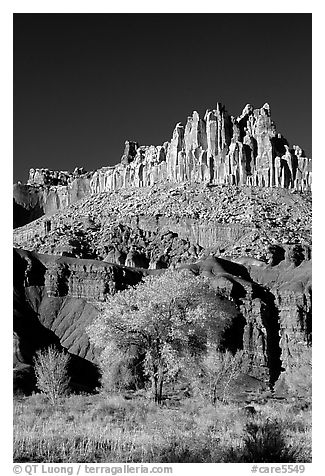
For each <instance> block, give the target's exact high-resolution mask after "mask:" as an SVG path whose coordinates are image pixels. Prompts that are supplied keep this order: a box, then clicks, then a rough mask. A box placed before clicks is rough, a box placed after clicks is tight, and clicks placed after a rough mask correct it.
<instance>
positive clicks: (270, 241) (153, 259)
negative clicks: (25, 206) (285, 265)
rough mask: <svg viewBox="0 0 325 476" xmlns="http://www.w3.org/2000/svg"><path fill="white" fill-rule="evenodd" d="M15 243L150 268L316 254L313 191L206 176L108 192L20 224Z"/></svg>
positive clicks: (38, 249) (42, 251) (31, 248)
mask: <svg viewBox="0 0 325 476" xmlns="http://www.w3.org/2000/svg"><path fill="white" fill-rule="evenodd" d="M14 245H15V246H16V247H21V248H24V249H29V250H35V251H38V252H41V253H52V254H62V253H64V254H67V255H70V256H74V257H79V258H96V259H100V260H106V261H110V262H112V263H116V264H123V265H124V264H126V265H127V266H140V267H143V268H164V267H168V266H171V265H177V264H178V263H181V262H188V261H195V260H197V259H198V258H200V257H202V256H207V254H210V253H213V254H216V255H217V256H231V257H232V258H242V257H250V258H254V259H257V260H261V261H264V262H268V261H269V260H270V259H273V258H272V256H273V254H274V253H278V254H279V255H281V253H282V259H283V258H284V254H285V252H286V251H285V249H290V248H292V247H300V248H301V253H303V254H306V255H308V254H310V245H311V194H310V193H309V192H305V193H301V192H294V191H289V190H285V189H280V188H258V187H237V186H220V185H216V186H213V185H212V186H206V185H203V184H196V185H191V184H174V185H173V184H165V185H155V186H153V187H151V188H148V187H146V188H141V189H139V188H133V189H127V190H121V191H115V192H103V193H101V194H98V195H94V196H91V197H88V198H85V199H82V200H80V201H78V202H76V203H75V204H73V205H71V206H70V207H68V208H66V209H65V210H64V211H62V212H59V213H57V214H55V215H53V216H51V217H42V218H40V219H38V220H36V221H34V222H33V223H30V224H28V225H26V226H24V227H21V228H17V229H16V230H15V231H14ZM277 247H280V248H281V249H282V252H281V249H280V248H277ZM278 259H280V258H278Z"/></svg>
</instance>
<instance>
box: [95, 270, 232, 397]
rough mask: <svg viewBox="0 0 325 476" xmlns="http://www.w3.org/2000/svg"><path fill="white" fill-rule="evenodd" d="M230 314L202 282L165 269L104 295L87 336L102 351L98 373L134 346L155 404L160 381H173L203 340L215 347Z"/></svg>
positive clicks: (207, 283) (160, 390)
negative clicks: (130, 286) (103, 304)
mask: <svg viewBox="0 0 325 476" xmlns="http://www.w3.org/2000/svg"><path fill="white" fill-rule="evenodd" d="M236 312H237V311H236V308H235V306H234V305H233V303H231V302H230V301H228V300H226V299H222V298H221V297H219V296H218V294H217V292H216V290H215V289H213V287H212V285H211V283H210V281H209V279H208V278H205V277H201V276H195V275H193V274H192V273H191V272H190V271H187V270H182V271H170V270H167V271H166V272H164V273H163V274H160V275H158V276H157V275H154V276H152V275H151V276H148V277H146V278H145V279H144V280H143V282H141V283H140V284H138V285H137V286H136V287H133V288H129V289H127V290H125V291H122V292H120V293H117V294H115V295H112V296H110V298H109V300H108V302H107V305H106V308H105V310H104V311H103V313H102V314H101V315H100V316H99V317H98V318H97V320H95V322H94V323H93V324H92V325H91V326H90V327H89V328H88V334H89V336H90V339H91V341H92V342H93V343H94V344H95V346H97V347H99V348H100V349H101V350H102V352H101V362H100V365H101V368H102V371H104V372H105V370H106V369H109V368H110V366H111V365H112V364H113V363H114V362H116V358H118V357H119V356H120V358H121V359H122V360H123V356H124V358H125V356H128V353H129V349H130V348H133V349H134V348H136V349H137V350H138V354H139V355H142V356H143V359H142V362H141V365H142V370H143V372H144V374H145V375H146V376H147V377H149V379H150V381H151V388H152V392H153V396H154V399H155V401H156V402H157V403H161V400H162V394H163V385H164V383H165V382H166V381H167V380H170V379H175V378H176V377H177V375H178V374H179V373H180V371H181V370H182V368H183V366H184V365H187V362H188V358H189V356H190V357H193V358H194V357H196V356H198V355H201V354H202V353H204V352H205V351H206V345H207V342H208V341H212V342H214V343H215V345H217V346H218V345H219V344H220V343H221V341H222V335H223V333H224V330H225V329H226V328H227V327H228V326H229V325H230V323H231V320H232V318H233V316H234V313H236Z"/></svg>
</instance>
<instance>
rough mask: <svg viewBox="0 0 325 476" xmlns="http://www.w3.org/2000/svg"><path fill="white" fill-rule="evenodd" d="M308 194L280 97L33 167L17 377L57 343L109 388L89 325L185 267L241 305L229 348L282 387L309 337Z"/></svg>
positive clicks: (22, 258) (24, 218) (22, 234)
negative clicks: (99, 161)
mask: <svg viewBox="0 0 325 476" xmlns="http://www.w3.org/2000/svg"><path fill="white" fill-rule="evenodd" d="M102 192H104V193H102ZM310 192H311V159H309V158H307V157H306V156H305V153H304V151H303V149H302V148H301V147H299V146H298V145H293V146H292V148H291V147H290V146H289V144H288V142H287V140H286V139H285V138H284V137H283V136H282V135H281V134H280V133H278V132H277V130H276V127H275V125H274V123H273V121H272V120H271V115H270V107H269V105H268V104H264V106H263V107H262V108H260V109H254V107H253V106H251V105H249V104H248V105H247V106H245V108H244V110H243V111H242V113H241V114H240V115H239V116H238V117H234V116H230V115H229V114H228V113H227V111H226V109H225V108H224V107H223V106H222V105H221V104H219V103H218V104H217V105H216V108H215V109H213V110H208V111H206V113H205V115H204V117H200V115H199V113H198V112H196V111H194V112H193V114H192V115H191V116H189V117H188V119H187V121H186V124H185V126H184V125H183V124H181V123H177V125H176V127H175V129H174V131H173V135H172V138H171V141H170V142H165V143H164V144H162V145H160V146H152V145H151V146H141V145H139V144H138V143H137V142H133V141H126V142H125V147H124V151H123V155H122V158H121V161H120V163H119V164H117V165H115V166H108V167H102V168H101V169H98V170H95V171H93V172H85V170H84V169H82V168H81V169H78V168H76V169H75V170H74V172H56V171H50V170H47V169H31V170H30V174H29V179H28V182H27V184H25V185H23V184H20V183H19V184H16V185H15V186H14V207H15V209H14V213H15V218H14V224H15V226H17V228H16V229H15V231H14V246H15V247H16V248H19V249H17V250H16V251H15V265H14V266H15V289H14V298H15V306H14V313H15V325H14V332H15V340H14V343H15V350H14V355H15V362H16V368H17V369H18V370H19V371H18V386H19V379H20V378H21V375H22V374H24V372H25V371H26V368H27V369H30V368H31V365H32V356H33V355H34V353H35V351H36V350H37V349H38V348H41V347H44V346H47V345H49V344H50V343H55V344H56V345H58V346H62V347H64V348H66V349H67V350H68V351H69V352H70V353H71V355H73V356H74V364H73V365H74V372H75V377H76V378H75V380H76V382H79V383H81V384H90V385H91V386H93V387H94V386H95V385H97V376H96V371H95V366H94V364H95V363H96V355H95V353H94V350H93V348H92V346H91V345H90V343H89V341H88V337H87V335H86V332H85V328H86V327H87V325H89V324H90V323H91V322H92V320H93V319H94V318H95V316H96V315H97V314H98V312H99V311H98V309H99V308H100V306H101V303H103V302H105V300H106V299H107V297H108V296H109V295H110V294H112V293H115V292H118V291H119V290H121V289H124V288H125V287H126V286H128V285H135V284H137V283H138V282H139V281H140V280H141V279H142V277H143V276H145V275H147V274H151V273H153V274H154V273H160V272H163V270H164V269H165V268H174V269H175V272H177V269H178V268H183V267H185V268H187V269H189V270H191V271H192V272H194V273H195V274H198V273H202V274H204V275H206V276H209V278H210V279H212V280H213V282H214V286H215V287H216V288H217V289H218V291H219V293H221V294H222V295H223V296H224V298H226V299H230V300H232V301H233V302H234V303H235V305H236V306H237V309H238V316H237V317H236V319H235V320H234V322H233V325H232V326H231V329H229V335H228V336H225V343H226V344H225V345H226V347H227V348H228V349H229V350H231V351H235V350H236V349H243V351H244V353H245V355H246V360H245V368H243V371H245V372H246V373H247V374H248V375H250V376H251V377H253V378H255V379H258V380H259V381H261V382H263V383H268V384H271V386H273V385H274V384H275V383H277V386H278V387H279V388H280V386H279V382H286V381H287V380H286V379H287V375H288V372H290V369H292V368H294V366H295V365H297V362H299V359H300V358H301V355H304V354H305V352H306V350H308V349H309V347H310V345H311V193H310ZM30 222H31V223H30ZM22 225H23V226H22ZM27 373H28V372H27ZM85 375H89V376H91V378H90V382H88V383H87V382H86V381H85V380H84V377H85ZM29 377H30V373H29ZM86 380H87V379H86Z"/></svg>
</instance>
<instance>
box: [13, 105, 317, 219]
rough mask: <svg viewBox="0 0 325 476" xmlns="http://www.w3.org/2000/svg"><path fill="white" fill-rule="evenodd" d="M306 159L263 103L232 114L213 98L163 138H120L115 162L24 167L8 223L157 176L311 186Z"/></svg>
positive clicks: (163, 179) (297, 187)
mask: <svg viewBox="0 0 325 476" xmlns="http://www.w3.org/2000/svg"><path fill="white" fill-rule="evenodd" d="M311 174H312V172H311V159H310V158H307V157H306V156H305V153H304V151H303V149H302V148H301V147H299V146H298V145H294V146H293V147H292V148H289V145H288V142H287V141H286V139H285V138H283V137H282V135H281V134H280V133H278V132H277V131H276V127H275V124H274V123H273V121H272V120H271V113H270V106H269V105H268V104H264V106H262V107H261V108H259V109H254V107H253V106H251V105H250V104H247V105H246V106H245V108H244V109H243V111H242V113H241V114H240V115H239V116H238V117H234V116H230V115H229V114H228V112H227V111H226V109H225V107H224V106H222V105H221V104H220V103H217V105H216V108H215V109H212V110H207V111H206V113H205V115H204V117H200V115H199V113H198V112H197V111H194V112H193V114H192V116H189V117H188V119H187V122H186V124H185V126H184V125H183V124H182V123H180V122H179V123H177V124H176V126H175V129H174V132H173V135H172V138H171V141H170V142H165V143H164V144H163V145H159V146H154V145H151V146H143V145H142V146H139V144H138V143H137V142H134V141H126V142H125V146H124V151H123V155H122V158H121V161H120V163H118V164H117V165H115V166H108V167H102V168H100V169H98V170H96V171H94V172H88V173H87V172H85V170H84V169H83V168H76V169H75V170H74V171H73V172H68V171H51V170H48V169H30V172H29V179H28V182H27V185H21V184H16V186H15V189H14V204H15V215H16V216H15V220H14V221H15V226H22V225H24V224H26V223H29V222H30V221H32V220H34V219H35V218H38V217H39V216H41V215H42V214H45V215H47V216H50V215H52V214H53V213H55V212H57V211H60V210H62V209H63V208H65V207H67V206H69V205H70V204H72V203H75V201H76V200H79V199H80V198H83V197H85V196H87V195H89V194H93V195H96V194H99V193H101V192H107V191H114V190H120V189H127V188H132V187H138V188H141V187H152V186H153V185H154V184H157V183H166V182H174V183H175V182H176V183H183V182H186V183H207V184H215V185H224V184H228V185H239V186H258V187H281V188H286V189H293V190H297V191H308V190H311Z"/></svg>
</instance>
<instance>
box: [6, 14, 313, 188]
mask: <svg viewBox="0 0 325 476" xmlns="http://www.w3.org/2000/svg"><path fill="white" fill-rule="evenodd" d="M311 36H312V35H311V14H297V13H289V14H271V13H267V14H218V13H211V14H104V13H103V14H54V13H51V14H14V181H17V180H21V181H23V182H25V181H26V180H27V174H28V169H29V168H30V167H47V168H50V169H61V170H71V169H72V170H73V169H74V168H75V167H76V166H84V167H85V168H86V169H87V170H93V169H96V168H98V167H102V166H104V165H112V164H115V163H117V162H119V160H120V157H121V155H122V151H123V145H124V141H125V140H126V139H130V140H136V141H138V142H139V143H140V144H141V145H151V144H154V145H159V144H162V143H163V142H164V141H166V140H170V138H171V135H172V131H173V129H174V126H175V124H176V123H177V122H185V121H186V118H187V116H188V115H189V114H191V112H192V111H193V110H197V111H198V112H199V113H200V114H204V112H205V110H206V109H207V108H213V107H214V106H215V103H216V102H217V101H220V102H222V103H223V104H225V105H226V108H227V110H228V111H229V113H231V114H233V115H238V114H240V112H241V111H242V109H243V107H244V106H245V104H247V103H251V104H252V105H253V106H255V107H261V106H262V105H263V104H264V103H265V102H268V103H269V104H270V106H271V113H272V118H273V120H274V121H275V123H276V125H277V128H278V131H279V132H281V133H282V134H283V135H284V136H285V137H286V138H287V140H288V141H289V143H290V144H291V145H292V144H298V145H300V146H301V147H302V148H304V149H305V151H306V152H307V154H309V155H311V127H312V124H311V106H312V105H311V99H312V87H311V81H312V77H311V66H312V54H311V46H312V45H311Z"/></svg>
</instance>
